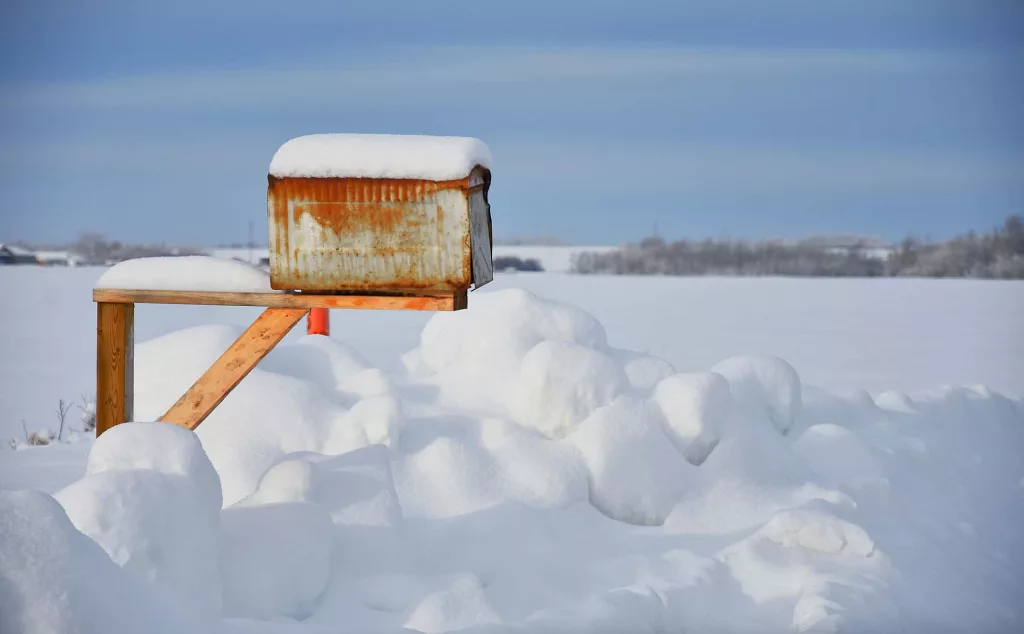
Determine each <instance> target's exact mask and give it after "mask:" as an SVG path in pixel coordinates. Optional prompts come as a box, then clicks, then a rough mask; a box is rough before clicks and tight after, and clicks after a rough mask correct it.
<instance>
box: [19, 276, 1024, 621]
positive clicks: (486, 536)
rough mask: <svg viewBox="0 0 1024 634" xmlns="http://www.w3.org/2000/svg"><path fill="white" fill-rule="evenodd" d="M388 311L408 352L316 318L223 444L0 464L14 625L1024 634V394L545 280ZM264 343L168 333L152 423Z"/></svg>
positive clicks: (148, 355)
mask: <svg viewBox="0 0 1024 634" xmlns="http://www.w3.org/2000/svg"><path fill="white" fill-rule="evenodd" d="M515 277H516V279H517V280H518V279H522V278H525V277H526V276H515ZM540 279H550V278H543V277H542V278H540ZM581 283H584V284H586V283H588V282H581ZM747 288H748V289H749V288H750V287H749V286H747ZM954 288H955V285H954ZM997 288H1003V289H1012V288H1015V287H1013V286H1010V285H1007V286H1002V287H997ZM617 304H620V305H621V304H624V305H625V306H626V309H628V310H630V311H634V310H637V309H636V307H635V306H632V305H630V303H629V302H622V301H621V300H620V301H618V302H617ZM143 308H147V307H143ZM148 308H153V309H154V310H153V312H151V313H149V315H148V316H149V317H150V318H151V319H154V320H155V321H157V322H158V323H162V324H164V325H166V324H168V323H171V322H169V321H166V320H169V319H172V317H168V316H167V315H173V314H174V313H175V311H176V309H177V307H172V308H168V307H148ZM140 312H141V311H140ZM604 312H605V314H608V315H610V316H611V319H610V321H612V322H618V318H617V317H616V314H617V313H615V312H614V311H613V312H611V313H608V312H607V310H605V311H604ZM649 312H650V311H647V312H645V314H644V315H642V316H639V317H638V316H634V319H637V320H638V323H641V324H647V323H649V322H647V321H643V320H646V319H647V318H648V313H649ZM221 314H223V313H220V312H215V313H210V312H206V313H203V315H206V316H210V315H221ZM252 314H253V313H252V312H248V313H245V315H246V317H247V318H251V317H252ZM335 314H336V315H338V314H345V313H340V311H335ZM161 315H162V316H164V319H165V321H162V322H160V321H159V318H160V316H161ZM146 316H147V315H141V316H137V320H138V321H139V323H140V324H142V323H145V319H144V318H145V317H146ZM140 317H141V318H140ZM372 317H373V319H374V320H381V321H383V323H382V324H381V325H380V326H379V327H380V328H383V329H388V328H393V327H395V326H396V325H401V324H403V323H404V324H406V325H408V324H409V323H421V324H422V323H423V320H426V324H425V327H423V328H422V330H421V331H420V332H419V336H418V339H417V340H416V341H415V342H413V345H412V346H410V347H413V350H412V351H411V352H409V353H408V354H406V355H405V356H404V357H403V359H402V362H401V363H399V362H398V361H397V359H395V360H393V361H392V363H391V364H390V365H389V364H386V363H380V362H378V361H375V360H373V358H374V356H375V355H374V354H373V353H374V352H375V351H374V350H373V349H372V348H373V346H372V343H373V341H374V340H373V338H372V337H371V338H369V339H366V340H360V339H358V338H356V336H355V335H352V336H351V339H350V341H351V342H352V343H351V344H349V343H346V342H344V341H339V340H336V339H333V338H325V337H316V336H314V337H307V336H302V335H301V334H296V335H295V336H293V337H291V338H289V339H288V340H287V341H286V342H284V343H282V344H281V345H280V346H279V347H278V348H277V349H275V350H274V351H273V352H271V354H270V355H269V356H268V357H267V358H266V359H265V360H264V362H262V363H261V364H260V365H259V366H258V367H257V368H256V369H255V370H254V371H253V372H252V373H251V374H250V375H249V376H248V377H247V378H246V379H245V380H243V381H242V383H241V384H240V385H239V386H238V388H236V389H235V390H234V391H233V392H232V393H231V394H230V395H229V396H228V397H227V398H226V399H225V401H224V402H223V403H222V404H221V405H220V406H219V407H218V408H217V409H216V410H215V411H214V413H213V414H212V415H211V416H210V418H208V419H207V420H206V421H205V422H204V423H203V424H202V425H201V426H200V427H199V428H198V429H197V431H196V432H195V433H193V432H188V431H186V430H182V429H179V428H176V427H172V426H170V425H167V424H163V423H129V424H126V425H122V426H118V427H116V428H114V429H113V430H111V431H110V432H108V433H106V434H105V435H104V436H103V437H101V438H100V440H98V441H96V442H80V443H77V444H70V445H63V444H62V445H57V446H54V447H41V448H30V449H25V450H23V451H16V452H11V451H3V452H0V488H2V489H3V490H2V491H0V631H4V632H7V631H12V632H22V631H26V632H47V631H71V632H74V631H82V632H88V631H104V632H107V631H110V632H129V631H155V632H160V631H200V632H203V631H220V632H261V633H277V632H281V633H285V632H288V633H292V632H300V631H309V632H342V633H344V632H366V631H372V632H400V631H410V630H411V631H420V632H450V631H468V632H477V633H480V632H486V633H491V632H567V633H568V632H609V633H611V632H658V633H668V632H688V631H700V632H725V631H728V632H866V631H867V632H870V631H919V630H920V631H1006V632H1009V631H1019V630H1021V629H1022V627H1024V614H1022V613H1021V608H1020V606H1021V605H1022V604H1024V578H1022V577H1021V575H1020V574H1019V571H1020V570H1021V569H1022V566H1024V534H1022V532H1021V531H1020V530H1019V527H1020V526H1021V525H1022V524H1024V487H1022V486H1021V482H1022V481H1024V455H1022V453H1021V451H1020V448H1021V447H1022V446H1024V403H1022V402H1021V401H1020V400H1014V399H1013V398H1007V397H1005V396H1003V395H1001V394H1000V393H998V392H995V391H993V390H990V389H988V388H985V387H981V386H972V387H941V388H934V389H930V390H918V391H912V392H911V391H900V390H898V389H889V390H876V391H874V392H873V393H868V392H866V391H863V390H859V391H858V390H853V391H851V390H843V391H840V390H825V389H822V388H819V387H815V386H814V385H813V384H809V382H807V381H806V380H805V378H804V377H803V376H802V375H801V367H800V364H799V363H794V364H790V363H787V362H786V361H783V360H782V359H781V358H778V357H777V356H774V355H773V354H772V353H773V352H775V351H776V350H772V349H771V348H770V347H768V346H762V347H756V348H757V349H755V350H753V351H752V352H754V353H756V354H754V355H752V356H738V355H737V354H736V352H735V351H734V350H728V351H727V354H723V355H721V356H720V357H719V358H718V359H716V360H714V361H712V362H709V363H707V364H706V365H705V366H704V367H703V368H694V367H692V365H691V366H690V367H686V368H680V367H679V365H680V364H678V363H677V362H675V361H674V360H673V362H670V361H667V360H664V359H659V358H658V357H656V356H652V355H650V354H647V353H645V352H637V351H631V350H624V349H622V348H618V347H613V346H612V345H611V344H610V343H609V342H610V341H612V340H614V341H616V342H617V343H618V342H621V340H622V337H621V335H620V334H619V333H617V332H616V331H611V330H606V326H607V323H602V322H603V321H605V320H598V319H597V318H595V317H594V316H593V315H591V314H590V313H589V312H588V311H586V310H583V309H581V308H579V307H576V306H572V305H568V304H565V303H561V302H557V301H553V300H550V299H544V298H542V297H539V296H537V295H535V294H533V293H530V292H527V291H524V290H521V289H512V290H498V291H494V292H487V293H479V294H474V295H473V297H471V300H470V309H469V310H467V311H461V312H457V313H447V314H437V315H433V316H430V315H424V316H417V317H418V319H420V321H419V322H403V321H401V320H400V319H399V320H391V321H389V317H390V318H394V317H395V316H394V315H390V314H375V315H373V316H372ZM83 321H88V320H83ZM186 323H187V322H186ZM341 323H342V324H347V323H348V322H345V321H342V322H341ZM366 323H370V322H366ZM87 325H88V324H87ZM332 325H335V326H337V325H338V324H337V322H336V323H335V324H332ZM648 328H649V326H641V329H643V330H646V329H648ZM338 330H341V331H343V332H344V331H345V330H348V328H346V327H345V326H342V327H341V328H338ZM240 331H241V326H236V325H225V324H214V325H199V326H192V327H189V328H185V329H181V330H174V331H172V332H168V333H166V334H162V335H161V336H158V337H156V338H148V337H147V338H148V339H149V340H147V341H143V342H141V343H139V344H138V345H137V347H136V367H135V394H136V403H135V415H136V418H137V419H139V420H147V419H148V420H152V419H155V418H156V417H158V416H159V415H160V414H161V413H162V412H163V411H165V410H166V408H167V407H168V406H169V405H170V404H172V403H173V402H174V401H175V400H176V399H177V398H178V397H179V396H180V394H181V393H182V392H183V391H184V390H185V389H187V388H188V387H189V385H191V383H192V382H193V381H194V380H195V379H196V378H197V377H198V376H200V375H201V374H202V372H203V371H205V369H206V368H207V367H208V366H209V364H210V363H211V362H212V361H213V360H214V359H216V358H217V357H218V356H219V355H220V354H221V353H222V352H223V350H224V349H225V348H226V347H227V345H228V344H230V342H231V341H232V340H233V339H234V337H236V336H237V334H238V333H239V332H240ZM391 332H393V331H391ZM635 334H636V333H634V335H633V336H635ZM687 334H689V333H686V332H685V331H682V330H679V329H677V330H672V329H663V330H661V331H660V335H661V336H662V337H666V338H671V337H676V336H685V335H687ZM701 334H702V333H696V334H695V338H694V339H693V340H694V341H696V340H697V337H699V336H700V335H701ZM742 334H743V333H738V335H739V336H742ZM953 343H955V342H950V345H953ZM618 345H622V344H621V343H618ZM1007 345H1011V344H1007ZM1012 349H1013V348H1011V350H1012ZM379 352H380V351H379V350H377V351H376V354H378V355H379ZM364 353H365V354H364ZM816 353H817V354H818V355H820V354H822V352H821V350H817V351H816ZM724 357H729V358H728V359H727V360H726V361H724V362H721V363H718V362H717V361H718V360H719V359H722V358H724ZM690 363H691V364H693V363H694V362H692V361H691V362H690ZM712 368H713V370H712ZM683 370H685V371H683ZM5 389H9V388H5ZM1015 396H1016V395H1015ZM18 487H30V488H40V489H43V490H46V491H51V492H53V491H56V501H55V500H54V499H53V498H51V497H50V496H49V495H46V494H45V493H41V492H18V491H10V490H9V489H11V488H18ZM69 519H70V521H69ZM79 531H81V532H79ZM83 533H84V534H83ZM112 591H113V592H114V594H111V592H112ZM112 597H116V598H117V603H116V604H114V603H112V602H113V598H112ZM122 597H124V599H122ZM124 601H127V602H128V605H122V604H123V603H124ZM114 605H117V606H121V607H120V608H119V609H115V608H114Z"/></svg>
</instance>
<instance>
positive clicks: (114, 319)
mask: <svg viewBox="0 0 1024 634" xmlns="http://www.w3.org/2000/svg"><path fill="white" fill-rule="evenodd" d="M134 331H135V305H134V304H109V303H105V302H101V303H99V304H97V305H96V435H97V436H99V435H100V434H102V433H103V432H105V431H107V430H108V429H110V428H111V427H113V426H114V425H120V424H121V423H125V422H128V421H129V420H131V419H132V417H133V416H134V412H133V409H134V407H133V391H134V385H133V384H134V376H135V354H134V348H135V341H134V340H135V332H134Z"/></svg>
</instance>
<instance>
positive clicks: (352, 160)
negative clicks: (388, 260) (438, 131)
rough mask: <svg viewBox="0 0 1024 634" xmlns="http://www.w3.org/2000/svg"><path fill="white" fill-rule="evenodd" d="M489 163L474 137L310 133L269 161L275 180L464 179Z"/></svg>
mask: <svg viewBox="0 0 1024 634" xmlns="http://www.w3.org/2000/svg"><path fill="white" fill-rule="evenodd" d="M477 165H480V166H482V167H486V168H490V167H491V151H490V150H489V149H487V146H486V145H484V143H483V142H482V141H480V140H479V139H473V138H468V137H443V136H417V135H401V134H311V135H309V136H301V137H298V138H295V139H292V140H290V141H288V142H287V143H285V144H284V145H282V146H281V147H280V148H279V149H278V150H277V152H276V153H275V154H274V158H273V160H271V161H270V175H271V176H275V177H277V178H286V177H292V178H417V179H424V180H432V181H444V180H455V179H458V178H465V177H466V176H469V173H470V172H471V171H472V170H473V168H474V167H476V166H477Z"/></svg>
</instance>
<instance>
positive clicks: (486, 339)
mask: <svg viewBox="0 0 1024 634" xmlns="http://www.w3.org/2000/svg"><path fill="white" fill-rule="evenodd" d="M542 341H564V342H569V343H576V344H580V345H582V346H586V347H588V348H593V349H595V350H604V349H606V348H607V347H608V338H607V335H606V334H605V332H604V327H603V326H602V325H601V324H600V322H598V321H597V320H596V319H594V318H593V317H592V316H590V315H589V314H587V313H585V312H584V311H582V310H580V309H579V308H576V307H575V306H569V305H566V304H561V303H559V302H554V301H551V300H546V299H541V298H539V297H537V296H536V295H533V294H531V293H528V292H526V291H524V290H520V289H508V290H501V291H494V292H489V293H480V294H479V295H474V296H473V309H472V310H464V311H457V312H453V313H438V314H436V315H434V316H433V317H431V319H430V321H429V322H427V325H426V326H425V327H424V328H423V334H422V335H421V337H420V355H421V360H422V362H423V363H424V364H425V366H426V368H427V369H429V370H431V371H434V372H440V371H442V370H445V369H448V368H453V367H456V368H464V369H467V370H484V369H486V368H496V369H497V370H499V371H503V370H506V369H508V368H510V367H513V366H517V365H519V363H520V362H521V361H522V359H523V357H524V356H525V355H526V353H527V352H529V351H530V349H531V348H533V347H534V346H535V345H537V344H538V343H541V342H542Z"/></svg>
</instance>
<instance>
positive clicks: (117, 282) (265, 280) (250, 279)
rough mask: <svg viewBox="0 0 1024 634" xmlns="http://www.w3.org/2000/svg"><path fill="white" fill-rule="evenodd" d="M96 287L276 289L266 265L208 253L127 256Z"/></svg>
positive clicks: (235, 290)
mask: <svg viewBox="0 0 1024 634" xmlns="http://www.w3.org/2000/svg"><path fill="white" fill-rule="evenodd" d="M95 288H98V289H116V290H135V291H138V290H142V291H225V292H235V293H274V292H277V291H274V290H272V289H271V288H270V276H269V275H267V273H266V272H265V271H263V269H259V268H256V267H254V266H250V265H249V264H245V263H244V262H237V261H235V260H221V259H219V258H212V257H209V256H205V255H187V256H180V257H154V258H138V259H135V260H125V261H124V262H119V263H117V264H115V265H114V266H112V267H110V269H108V270H107V271H106V272H105V273H104V274H103V275H101V276H100V279H99V280H97V281H96V285H95Z"/></svg>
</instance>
